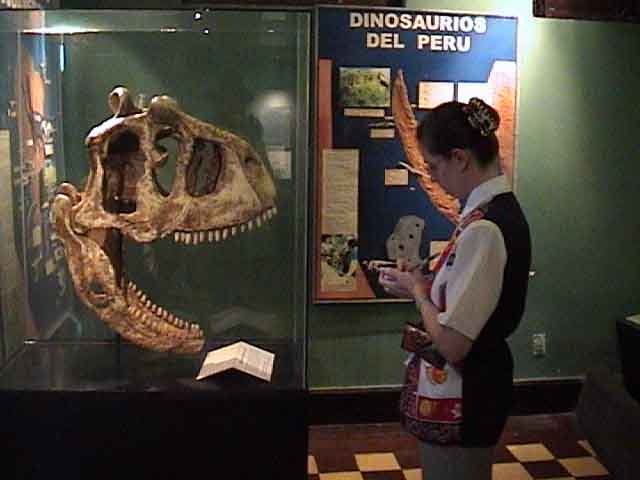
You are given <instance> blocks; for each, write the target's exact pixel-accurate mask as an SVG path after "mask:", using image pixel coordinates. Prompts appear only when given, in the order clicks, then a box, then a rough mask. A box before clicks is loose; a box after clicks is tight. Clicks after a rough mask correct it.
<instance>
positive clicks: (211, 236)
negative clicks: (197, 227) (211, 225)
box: [209, 230, 213, 243]
mask: <svg viewBox="0 0 640 480" xmlns="http://www.w3.org/2000/svg"><path fill="white" fill-rule="evenodd" d="M211 242H213V230H209V243H211Z"/></svg>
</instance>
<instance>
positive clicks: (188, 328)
mask: <svg viewBox="0 0 640 480" xmlns="http://www.w3.org/2000/svg"><path fill="white" fill-rule="evenodd" d="M126 298H127V303H128V307H127V309H128V311H129V312H130V313H131V315H132V316H134V317H135V318H137V319H139V320H141V321H142V323H143V324H144V325H146V326H148V327H150V328H151V329H152V330H153V331H154V332H155V333H159V334H163V335H168V336H169V337H171V338H184V339H191V340H198V339H202V338H203V332H202V330H201V328H200V326H199V325H198V324H196V323H190V322H187V321H185V320H182V319H181V318H178V317H176V316H175V315H173V314H172V313H169V312H167V310H165V309H164V308H162V307H160V306H158V305H156V304H155V303H153V302H152V301H151V299H150V298H148V297H147V295H146V294H145V293H144V292H142V291H141V290H140V289H139V288H138V287H137V286H136V285H135V284H134V283H133V282H132V281H129V282H128V284H127V291H126Z"/></svg>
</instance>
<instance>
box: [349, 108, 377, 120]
mask: <svg viewBox="0 0 640 480" xmlns="http://www.w3.org/2000/svg"><path fill="white" fill-rule="evenodd" d="M344 116H345V117H367V118H383V117H384V109H379V108H345V109H344Z"/></svg>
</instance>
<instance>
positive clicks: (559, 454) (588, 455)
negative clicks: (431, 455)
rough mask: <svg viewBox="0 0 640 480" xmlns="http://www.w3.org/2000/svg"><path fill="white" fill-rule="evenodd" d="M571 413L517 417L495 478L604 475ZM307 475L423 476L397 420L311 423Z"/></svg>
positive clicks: (394, 479)
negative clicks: (314, 424) (395, 421)
mask: <svg viewBox="0 0 640 480" xmlns="http://www.w3.org/2000/svg"><path fill="white" fill-rule="evenodd" d="M581 437H582V436H581V435H580V433H579V432H578V429H577V426H576V423H575V418H574V417H573V416H572V415H571V414H567V415H536V416H527V417H513V418H511V419H510V420H509V423H508V424H507V428H506V430H505V432H504V434H503V436H502V438H501V440H500V442H499V444H498V447H497V449H496V454H495V460H494V465H493V480H537V479H545V480H570V479H578V480H605V479H609V478H610V477H609V475H608V472H607V470H606V468H605V467H604V466H603V465H602V463H600V461H598V459H597V458H596V455H595V452H594V451H593V449H592V448H591V446H590V445H589V443H588V442H587V441H586V440H584V438H581ZM308 473H309V475H308V479H309V480H422V471H421V469H420V462H419V457H418V452H417V446H416V443H415V440H414V439H413V438H411V437H410V436H409V435H407V434H406V433H405V432H403V431H402V429H401V428H400V426H399V425H397V424H378V425H340V426H322V427H312V428H311V432H310V437H309V469H308Z"/></svg>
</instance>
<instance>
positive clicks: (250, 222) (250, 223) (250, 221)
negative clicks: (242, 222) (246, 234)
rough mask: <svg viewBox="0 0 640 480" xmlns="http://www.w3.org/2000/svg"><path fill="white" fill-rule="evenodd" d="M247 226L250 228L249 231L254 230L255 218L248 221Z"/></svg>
mask: <svg viewBox="0 0 640 480" xmlns="http://www.w3.org/2000/svg"><path fill="white" fill-rule="evenodd" d="M247 228H248V229H249V231H251V230H253V220H249V222H248V223H247Z"/></svg>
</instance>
